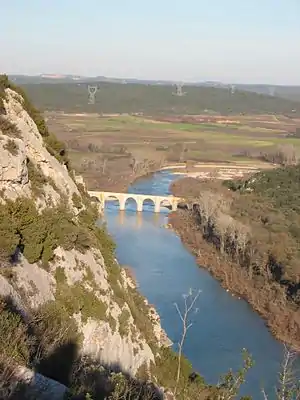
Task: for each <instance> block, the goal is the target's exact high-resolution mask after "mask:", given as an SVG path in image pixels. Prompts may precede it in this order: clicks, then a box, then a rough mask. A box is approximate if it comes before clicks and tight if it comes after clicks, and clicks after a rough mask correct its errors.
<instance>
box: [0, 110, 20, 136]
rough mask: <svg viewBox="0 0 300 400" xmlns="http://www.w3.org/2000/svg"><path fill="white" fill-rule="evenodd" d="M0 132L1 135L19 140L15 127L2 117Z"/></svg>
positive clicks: (18, 132)
mask: <svg viewBox="0 0 300 400" xmlns="http://www.w3.org/2000/svg"><path fill="white" fill-rule="evenodd" d="M0 131H2V133H3V135H6V136H10V137H13V138H21V136H22V135H21V132H20V130H19V128H18V127H17V125H15V124H13V123H12V122H10V121H9V120H8V119H7V118H5V117H3V116H2V115H0Z"/></svg>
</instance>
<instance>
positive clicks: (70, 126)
mask: <svg viewBox="0 0 300 400" xmlns="http://www.w3.org/2000/svg"><path fill="white" fill-rule="evenodd" d="M46 116H47V120H48V121H47V122H48V124H49V126H50V129H51V131H53V132H55V134H56V135H57V136H58V137H59V138H60V139H61V140H63V141H64V142H66V143H67V146H68V150H69V156H70V159H71V162H72V164H73V166H74V167H75V169H76V170H77V171H78V172H79V173H81V174H83V175H84V176H85V177H86V179H87V181H88V184H89V186H90V187H93V188H96V187H97V188H99V187H102V188H103V189H112V188H115V186H116V185H117V186H118V185H120V184H121V182H122V183H124V184H126V183H127V180H126V179H127V178H126V177H128V176H131V177H132V176H133V174H134V173H133V170H132V159H135V160H138V161H139V163H145V162H151V163H152V164H151V165H152V168H153V169H156V168H159V167H161V166H163V165H165V164H168V163H169V164H172V163H173V164H174V163H178V162H188V163H189V164H190V166H191V168H194V169H195V166H194V167H193V164H196V163H199V162H200V163H207V162H214V163H216V162H223V163H229V164H237V163H238V164H240V165H242V164H243V165H249V166H253V164H258V163H259V161H258V159H259V157H260V156H261V155H262V154H265V153H272V152H276V149H277V148H278V147H279V146H283V145H287V144H289V145H293V146H294V148H295V150H296V151H299V153H300V139H297V138H295V137H287V135H288V134H290V133H291V132H295V130H296V128H297V127H300V124H299V122H297V123H296V122H293V121H292V120H291V119H288V121H286V118H285V117H280V116H278V117H277V119H276V120H274V118H273V116H266V115H263V116H259V117H258V116H249V115H248V116H233V117H231V118H229V119H228V118H227V119H226V120H224V119H223V120H222V119H221V120H220V119H219V118H215V119H213V118H210V121H209V122H207V121H205V120H204V122H203V117H201V116H198V117H197V118H196V117H195V116H193V117H189V116H185V117H180V120H181V121H180V122H178V120H177V119H178V118H177V119H175V121H174V118H172V117H164V118H163V119H160V118H159V117H157V118H155V117H151V118H145V117H141V116H140V117H138V116H130V115H119V116H118V115H113V116H111V115H108V116H103V115H102V116H101V115H97V114H63V113H55V112H48V113H46ZM195 118H196V120H195ZM199 121H200V122H199ZM147 165H148V164H147ZM147 168H148V167H147ZM198 168H200V167H198ZM145 172H148V171H145V169H143V171H141V173H140V174H143V173H145ZM118 182H119V183H118ZM121 189H123V187H121V188H119V190H121Z"/></svg>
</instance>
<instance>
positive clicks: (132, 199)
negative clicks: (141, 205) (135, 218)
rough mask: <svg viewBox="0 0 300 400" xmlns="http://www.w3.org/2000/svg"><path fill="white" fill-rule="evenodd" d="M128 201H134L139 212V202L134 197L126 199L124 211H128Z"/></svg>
mask: <svg viewBox="0 0 300 400" xmlns="http://www.w3.org/2000/svg"><path fill="white" fill-rule="evenodd" d="M128 201H132V202H134V203H135V207H136V209H137V210H138V201H137V199H136V198H135V197H133V196H128V197H125V198H124V210H126V206H127V205H128ZM120 209H121V208H120Z"/></svg>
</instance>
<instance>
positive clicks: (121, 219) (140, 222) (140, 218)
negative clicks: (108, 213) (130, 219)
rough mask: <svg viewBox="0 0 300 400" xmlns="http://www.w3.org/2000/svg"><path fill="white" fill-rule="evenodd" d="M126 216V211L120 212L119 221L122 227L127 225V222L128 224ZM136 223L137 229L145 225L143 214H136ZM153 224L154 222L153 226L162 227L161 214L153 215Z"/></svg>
mask: <svg viewBox="0 0 300 400" xmlns="http://www.w3.org/2000/svg"><path fill="white" fill-rule="evenodd" d="M125 216H126V211H124V210H123V211H120V212H119V213H118V216H117V221H118V223H119V224H120V225H124V224H125V222H126V219H125ZM135 222H136V223H135V226H136V228H137V229H140V228H142V225H143V215H142V213H139V212H138V213H135ZM152 222H153V224H154V225H155V226H158V227H159V226H160V225H161V219H160V217H159V214H157V213H154V214H153V215H152Z"/></svg>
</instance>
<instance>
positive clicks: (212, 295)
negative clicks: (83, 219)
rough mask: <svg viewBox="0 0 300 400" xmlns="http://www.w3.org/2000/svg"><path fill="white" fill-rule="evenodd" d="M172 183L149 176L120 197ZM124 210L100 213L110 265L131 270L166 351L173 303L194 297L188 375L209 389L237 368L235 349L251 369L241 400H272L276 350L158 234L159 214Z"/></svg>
mask: <svg viewBox="0 0 300 400" xmlns="http://www.w3.org/2000/svg"><path fill="white" fill-rule="evenodd" d="M177 178H178V177H177V176H176V175H173V174H172V173H170V172H169V171H164V172H160V173H156V174H154V175H153V176H151V177H150V178H147V179H145V180H140V181H138V182H136V183H134V184H133V185H132V186H131V187H130V188H129V190H128V192H129V193H130V192H131V193H143V194H153V195H166V194H170V192H169V186H170V184H171V183H172V181H174V180H175V179H177ZM127 203H128V204H126V211H125V212H120V211H119V208H118V204H117V203H116V202H114V201H113V202H108V204H107V205H106V209H105V219H106V221H107V226H108V230H109V232H110V234H111V235H112V236H113V237H114V239H115V241H116V244H117V258H118V260H119V262H120V263H121V264H126V265H130V266H131V267H132V268H133V270H134V274H135V277H136V279H137V282H138V284H139V287H140V290H141V292H142V293H143V294H144V295H145V296H146V297H147V298H148V300H149V302H150V303H152V304H154V305H155V307H156V309H157V311H158V312H159V314H160V317H161V322H162V326H163V327H164V328H165V330H166V332H167V334H168V336H169V337H170V339H171V340H172V341H173V342H174V349H177V348H178V347H177V345H176V343H178V341H179V339H180V334H181V328H182V327H181V325H180V320H179V317H178V314H177V311H176V309H175V306H174V303H178V304H179V305H183V298H182V295H183V294H185V293H188V291H189V289H190V288H192V289H194V290H195V291H197V290H199V289H200V290H201V291H202V292H201V294H200V297H199V298H198V300H197V304H196V307H197V308H198V309H199V310H198V312H197V313H193V314H192V315H191V318H192V320H193V325H192V327H191V328H190V330H189V331H188V335H187V339H186V342H185V346H184V353H185V355H186V357H187V358H188V359H189V360H190V361H191V362H192V364H193V368H194V369H195V370H197V371H198V372H200V374H201V375H202V376H204V378H205V379H206V381H207V382H209V383H212V384H214V383H217V382H218V378H219V377H220V375H222V374H224V373H226V372H227V371H228V370H229V369H230V368H232V369H233V370H236V369H238V368H239V367H240V366H241V365H242V349H243V348H246V349H247V350H248V351H249V352H250V353H251V354H252V357H253V359H254V361H255V364H254V366H253V368H252V369H251V370H250V371H249V372H248V375H247V382H246V383H245V384H244V385H243V388H242V393H243V394H248V395H252V396H253V398H254V399H255V400H256V399H262V394H261V387H262V386H263V387H264V388H265V389H266V391H267V393H269V399H270V400H271V399H273V398H274V397H273V396H274V393H275V390H274V387H275V385H276V383H277V379H278V372H279V370H280V363H281V361H282V356H283V345H282V344H281V343H280V342H278V341H277V340H276V339H274V338H273V336H272V335H271V334H270V332H269V331H268V329H267V328H266V326H265V324H264V321H263V320H262V318H261V317H260V316H259V315H257V314H256V313H255V312H254V311H253V310H252V309H251V308H250V306H249V305H248V304H247V303H246V302H245V301H243V300H239V299H237V298H236V297H233V296H232V295H231V294H230V293H228V292H226V290H224V289H223V288H222V287H221V286H220V284H219V283H218V282H217V281H216V280H215V279H214V278H213V277H211V276H210V274H209V273H208V272H207V271H206V270H205V269H202V268H199V267H198V266H197V264H196V262H195V259H194V257H193V256H192V255H191V254H190V253H189V252H188V250H187V249H186V248H185V247H184V246H183V244H182V243H181V241H180V239H179V237H178V236H177V235H176V234H175V233H174V232H173V231H172V230H168V229H166V228H164V225H165V224H166V223H167V222H168V212H169V210H168V209H167V208H164V207H163V208H162V212H161V213H159V214H154V212H153V205H152V204H151V203H149V204H148V203H147V204H146V205H144V211H143V213H136V211H135V210H136V206H135V203H134V202H133V201H132V200H131V201H130V200H128V202H127Z"/></svg>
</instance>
